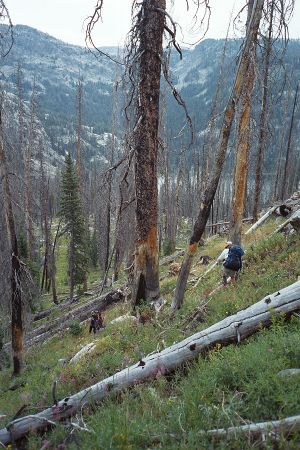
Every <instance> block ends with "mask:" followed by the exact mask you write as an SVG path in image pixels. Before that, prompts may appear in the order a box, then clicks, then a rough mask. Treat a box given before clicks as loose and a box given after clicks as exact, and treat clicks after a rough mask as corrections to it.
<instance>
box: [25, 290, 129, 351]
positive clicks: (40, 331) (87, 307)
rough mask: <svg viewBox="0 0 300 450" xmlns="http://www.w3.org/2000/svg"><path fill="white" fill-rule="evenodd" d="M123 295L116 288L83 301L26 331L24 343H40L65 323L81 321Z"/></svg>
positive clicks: (65, 324)
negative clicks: (89, 300)
mask: <svg viewBox="0 0 300 450" xmlns="http://www.w3.org/2000/svg"><path fill="white" fill-rule="evenodd" d="M124 297H125V295H124V292H123V290H121V289H118V290H115V291H111V292H109V293H108V294H105V295H103V296H102V297H99V298H96V299H95V300H93V301H91V302H89V303H85V304H83V305H81V306H79V307H77V308H75V309H72V310H71V311H69V312H67V313H66V314H64V315H63V316H61V317H58V318H56V319H54V320H52V321H49V322H47V323H46V324H44V325H42V326H41V327H39V328H35V329H34V330H32V331H30V332H28V333H27V336H26V341H25V345H26V346H31V345H32V344H33V343H34V344H37V343H41V342H43V341H44V340H46V339H48V338H49V337H50V336H54V335H55V334H57V333H59V332H60V331H62V330H64V329H66V327H67V323H70V322H71V321H72V320H76V321H78V322H83V321H85V320H87V319H88V318H89V317H90V316H91V313H92V311H94V310H95V309H96V310H97V311H100V312H102V311H105V309H106V308H107V307H108V306H110V305H112V304H114V303H117V302H120V301H123V300H124Z"/></svg>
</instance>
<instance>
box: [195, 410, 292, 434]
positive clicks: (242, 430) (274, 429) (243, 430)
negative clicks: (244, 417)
mask: <svg viewBox="0 0 300 450" xmlns="http://www.w3.org/2000/svg"><path fill="white" fill-rule="evenodd" d="M295 431H300V416H299V415H298V416H292V417H287V418H286V419H282V420H272V421H268V422H260V423H249V424H247V425H241V426H238V427H230V428H217V429H215V430H208V431H203V434H208V435H210V436H213V437H214V438H215V439H223V438H231V437H236V436H237V435H239V434H246V435H247V436H249V437H251V438H259V437H262V436H263V435H268V434H272V436H273V437H274V438H275V439H276V438H279V437H280V435H282V434H285V435H286V434H290V433H294V432H295Z"/></svg>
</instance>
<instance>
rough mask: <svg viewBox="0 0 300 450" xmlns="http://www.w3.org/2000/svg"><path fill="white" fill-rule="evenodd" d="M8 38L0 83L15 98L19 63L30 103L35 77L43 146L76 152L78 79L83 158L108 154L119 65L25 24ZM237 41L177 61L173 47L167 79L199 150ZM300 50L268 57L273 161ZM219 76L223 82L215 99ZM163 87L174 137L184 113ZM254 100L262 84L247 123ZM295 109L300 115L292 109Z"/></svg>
mask: <svg viewBox="0 0 300 450" xmlns="http://www.w3.org/2000/svg"><path fill="white" fill-rule="evenodd" d="M2 26H3V25H2ZM14 36H15V41H14V45H13V48H12V50H11V51H10V53H9V55H8V56H7V57H6V58H5V59H4V60H2V61H1V73H2V81H1V83H2V87H3V88H4V89H5V90H6V91H8V92H10V93H11V94H15V95H17V68H18V66H19V67H20V69H21V71H22V76H23V93H24V98H25V100H26V101H27V104H29V102H30V97H31V94H32V89H33V85H34V82H35V86H36V102H37V108H36V113H37V116H38V118H39V124H38V127H37V128H38V129H39V130H43V129H44V131H42V133H45V134H46V135H45V136H44V137H43V140H44V142H45V145H46V146H47V147H48V148H49V149H50V148H51V150H52V152H53V151H54V152H55V153H56V154H57V155H64V154H65V152H66V151H67V150H72V149H75V145H76V120H77V119H76V115H77V112H76V104H77V100H76V96H77V87H78V80H79V78H80V77H82V80H83V102H82V110H83V111H82V123H83V128H82V148H83V157H84V158H85V159H86V160H87V161H89V160H91V159H92V158H94V157H95V156H96V155H98V156H100V155H102V156H105V155H107V145H108V143H109V135H108V133H111V131H112V130H111V128H112V127H111V117H112V104H113V86H114V82H115V80H116V78H117V77H119V78H120V75H121V74H120V68H117V67H116V65H115V64H114V63H113V62H112V61H110V60H109V59H107V58H105V57H104V56H100V55H97V54H96V55H93V54H92V53H91V52H89V51H88V50H87V49H85V48H82V47H78V46H75V45H70V44H66V43H64V42H62V41H59V40H57V39H55V38H53V37H51V36H49V35H48V34H45V33H42V32H40V31H38V30H35V29H33V28H30V27H28V26H23V25H17V26H16V27H15V28H14ZM240 45H241V41H239V40H229V41H228V42H227V43H226V44H225V41H224V40H222V39H220V40H214V39H206V40H204V41H203V42H201V43H200V44H198V45H197V46H196V47H195V48H193V49H189V50H183V57H182V60H180V58H179V55H178V54H176V53H174V52H173V54H172V58H171V68H170V81H171V82H172V83H173V84H174V86H175V87H176V89H177V90H178V91H179V92H180V94H181V96H182V98H183V100H184V102H185V103H186V105H187V110H188V113H189V115H190V117H191V118H192V120H193V123H194V129H195V132H196V138H197V139H196V146H198V147H200V146H202V145H203V140H204V139H205V130H207V127H208V121H209V118H210V116H211V114H212V112H211V111H212V105H213V104H214V102H216V103H217V105H218V106H217V108H216V109H215V111H214V113H215V115H216V116H217V117H218V114H220V113H221V112H222V109H223V108H224V104H225V101H226V100H227V97H228V93H229V89H230V86H231V83H232V79H233V73H234V70H235V66H236V61H237V58H238V53H239V49H240ZM278 46H279V44H278ZM102 50H103V51H106V52H108V53H110V54H111V55H114V56H115V55H116V54H117V53H118V49H117V48H113V47H111V48H102ZM299 54H300V42H299V41H298V40H293V41H290V42H289V44H288V48H287V51H286V54H285V55H284V56H283V60H281V59H280V50H279V49H278V52H277V55H276V56H277V58H276V59H275V58H273V61H271V70H270V77H271V81H272V90H273V97H272V110H271V113H270V115H269V131H270V139H269V142H268V149H269V153H268V154H267V156H268V157H267V159H272V157H273V156H274V152H275V146H276V145H275V144H276V142H278V137H279V136H281V135H282V129H283V128H284V129H286V126H287V122H288V120H289V116H290V111H289V108H290V105H291V102H292V98H293V96H294V93H295V89H296V84H297V80H298V79H299V74H300V59H299ZM95 56H96V57H95ZM278 58H279V59H278ZM283 62H284V65H283ZM219 78H220V83H221V86H220V88H219V90H218V95H217V97H215V93H216V87H217V84H218V80H219ZM34 80H35V81H34ZM162 90H163V92H164V95H163V99H162V100H161V102H165V103H166V109H167V115H166V117H167V119H166V120H167V130H168V132H167V134H168V137H169V138H171V137H174V136H177V135H178V133H179V132H180V130H181V129H182V127H183V126H184V123H185V114H184V111H183V108H182V107H180V106H179V105H178V104H177V103H176V101H175V100H174V98H173V96H172V94H171V90H170V88H169V87H168V86H165V84H164V82H162ZM119 91H120V95H119V97H120V98H119V104H118V108H119V111H121V110H122V106H123V105H124V100H123V99H122V98H121V97H122V93H121V91H122V89H119ZM11 98H12V101H15V102H17V100H16V99H15V100H14V99H13V97H11ZM260 102H261V86H260V85H257V86H256V100H255V101H254V105H256V106H254V112H253V115H254V119H253V120H256V119H257V114H258V111H259V106H260ZM255 111H257V112H255ZM284 111H285V113H284ZM296 114H297V115H298V114H299V113H298V112H296ZM117 120H118V127H117V132H118V134H119V135H121V130H122V128H123V127H124V122H125V121H124V114H123V115H122V113H121V114H120V115H118V119H117ZM298 123H299V121H296V123H295V127H296V130H295V132H294V136H295V140H297V139H298V137H297V136H298V135H299V133H298ZM186 135H187V137H186V139H187V140H189V136H188V132H187V133H186ZM174 145H175V146H177V147H178V146H179V145H180V142H179V140H175V141H174ZM56 159H57V157H56ZM59 159H60V158H59ZM174 159H175V157H174ZM188 159H190V157H188ZM60 160H61V159H60ZM104 162H105V160H104ZM55 165H56V163H55Z"/></svg>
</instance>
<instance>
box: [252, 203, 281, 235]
mask: <svg viewBox="0 0 300 450" xmlns="http://www.w3.org/2000/svg"><path fill="white" fill-rule="evenodd" d="M277 207H278V205H276V206H273V207H272V208H270V209H269V210H268V211H267V212H266V213H265V214H264V215H263V216H262V217H261V218H260V219H258V221H257V222H255V223H254V224H253V225H252V227H250V228H249V230H247V231H246V233H245V234H246V235H247V234H250V233H252V231H254V230H256V229H257V228H258V227H259V226H260V225H262V224H263V223H264V222H265V221H266V220H267V219H268V217H270V216H271V214H273V212H274V211H275V209H276V208H277Z"/></svg>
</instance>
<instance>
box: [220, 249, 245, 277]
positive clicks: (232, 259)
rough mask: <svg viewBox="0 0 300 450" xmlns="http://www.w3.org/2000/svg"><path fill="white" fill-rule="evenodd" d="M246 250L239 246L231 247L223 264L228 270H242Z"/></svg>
mask: <svg viewBox="0 0 300 450" xmlns="http://www.w3.org/2000/svg"><path fill="white" fill-rule="evenodd" d="M243 254H244V250H243V249H242V247H240V246H239V245H233V246H232V247H230V249H229V252H228V256H227V258H226V260H225V262H224V264H223V266H224V267H226V269H231V270H235V271H238V270H240V269H241V268H242V256H243Z"/></svg>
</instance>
